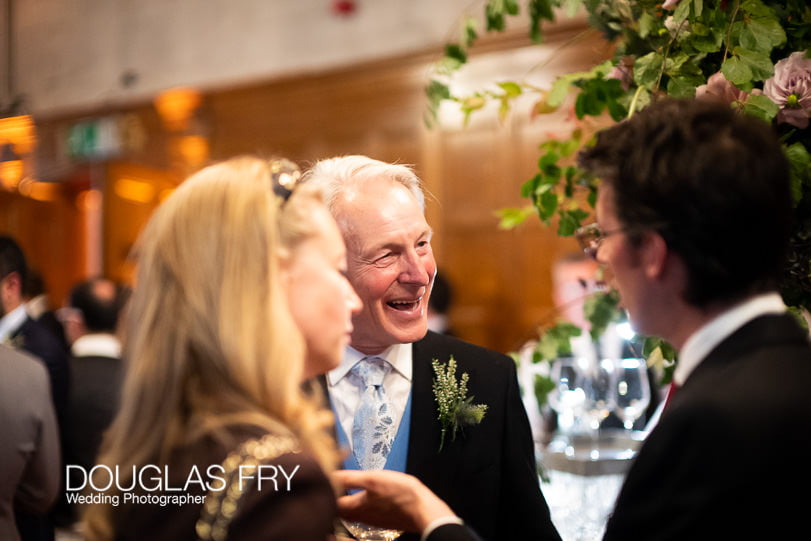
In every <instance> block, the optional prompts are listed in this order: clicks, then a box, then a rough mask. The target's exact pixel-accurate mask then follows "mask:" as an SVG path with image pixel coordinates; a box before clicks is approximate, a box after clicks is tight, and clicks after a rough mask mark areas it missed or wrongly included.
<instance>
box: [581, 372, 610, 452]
mask: <svg viewBox="0 0 811 541" xmlns="http://www.w3.org/2000/svg"><path fill="white" fill-rule="evenodd" d="M616 381H617V377H616V370H615V364H614V361H613V360H612V359H602V360H596V359H595V360H594V362H592V363H590V364H589V366H588V367H587V369H586V371H585V378H584V384H583V388H584V390H585V395H586V399H585V404H584V407H585V412H586V416H587V417H588V420H589V428H590V432H591V438H592V448H591V453H590V456H591V458H592V459H593V460H596V459H598V458H599V456H600V452H599V448H598V439H599V430H600V423H601V422H602V421H603V419H605V418H606V417H608V414H609V413H611V411H612V410H613V409H614V408H615V407H616V403H617V398H616V397H617V392H616Z"/></svg>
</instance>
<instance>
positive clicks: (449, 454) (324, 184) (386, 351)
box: [306, 156, 559, 540]
mask: <svg viewBox="0 0 811 541" xmlns="http://www.w3.org/2000/svg"><path fill="white" fill-rule="evenodd" d="M306 178H307V183H312V184H314V185H316V186H318V187H319V188H321V189H322V190H323V191H324V194H325V201H326V202H327V204H328V206H329V208H330V210H331V211H332V214H333V216H334V217H335V219H336V221H337V222H338V225H339V227H340V228H341V231H342V233H343V236H344V240H345V242H346V247H347V260H348V261H347V264H348V273H347V276H348V277H349V281H350V282H351V283H352V285H353V286H354V288H355V291H357V293H358V296H359V297H360V298H361V301H362V302H363V310H362V311H361V312H360V313H359V314H358V315H356V316H355V317H354V318H353V323H354V331H353V332H352V340H351V347H349V348H347V349H346V352H345V353H344V358H343V361H342V362H341V365H340V366H339V367H338V368H336V369H335V370H332V371H331V372H329V374H328V375H327V378H326V382H325V384H326V387H327V390H328V393H329V397H330V400H331V403H332V406H333V409H334V411H335V412H336V416H337V422H336V432H337V434H338V441H339V443H341V444H342V445H346V446H347V447H348V448H349V449H351V450H352V454H351V455H350V456H349V458H348V460H347V462H346V464H347V466H348V467H350V468H351V467H354V468H358V467H360V468H363V469H380V468H383V467H385V468H386V469H393V470H398V471H407V472H408V473H412V474H413V475H415V476H416V477H418V478H419V479H421V480H422V481H423V482H424V483H425V484H426V485H428V486H429V487H431V489H432V490H434V491H435V492H436V493H437V494H439V495H440V496H441V497H442V498H444V499H445V500H446V501H448V503H449V504H450V505H451V506H452V507H454V509H455V510H456V511H457V512H458V513H459V515H460V516H461V517H462V518H463V519H464V520H465V521H467V522H469V523H471V524H473V525H474V527H475V528H476V529H477V530H479V531H480V532H481V533H482V534H483V535H484V536H485V537H487V538H489V539H494V540H495V539H536V540H542V539H559V536H558V534H557V531H556V530H555V527H554V526H553V524H552V521H551V518H550V514H549V509H548V507H547V505H546V501H545V500H544V497H543V495H542V494H541V490H540V486H539V482H538V476H537V474H536V469H535V455H534V448H533V444H532V434H531V432H530V428H529V423H528V421H527V416H526V412H525V410H524V407H523V404H522V403H521V397H520V393H519V390H518V383H517V380H516V376H515V364H514V363H513V361H512V360H511V359H510V358H509V357H507V356H505V355H501V354H499V353H496V352H493V351H488V350H486V349H484V348H480V347H478V346H473V345H471V344H467V343H465V342H462V341H460V340H457V339H455V338H452V337H448V336H443V335H440V334H437V333H434V332H431V331H429V330H428V323H427V305H428V302H429V301H428V299H429V297H430V295H431V287H432V285H433V279H434V275H435V272H436V261H435V260H434V256H433V252H432V249H431V236H432V230H431V227H430V226H429V225H428V223H427V222H426V220H425V214H424V211H425V208H424V206H425V205H424V194H423V192H422V189H421V187H420V180H419V179H418V178H417V176H416V175H415V174H414V173H413V171H412V170H411V169H410V168H408V167H405V166H402V165H392V164H388V163H384V162H381V161H378V160H373V159H371V158H368V157H366V156H347V157H342V158H333V159H328V160H322V161H319V162H317V163H316V164H315V165H314V166H313V168H312V169H311V170H310V171H309V172H308V173H307V175H306ZM451 357H453V358H454V359H455V361H456V363H458V374H456V378H460V377H462V373H467V374H468V376H469V380H468V383H467V386H468V396H470V397H474V398H473V401H474V402H475V403H479V404H484V405H486V406H487V411H486V414H485V415H484V417H483V419H482V420H481V422H480V423H479V424H473V425H471V426H467V427H465V429H464V434H463V435H458V436H457V437H456V438H455V439H451V437H450V436H448V437H447V438H445V440H444V445H442V447H441V444H442V441H443V440H442V439H441V438H442V433H443V425H442V424H440V421H439V419H438V415H437V412H438V405H437V400H436V399H435V396H434V391H433V390H432V381H433V379H434V370H433V368H432V361H433V360H438V361H439V362H441V363H443V364H445V363H447V362H448V361H449V359H450V358H451ZM375 376H376V379H375ZM371 398H374V400H375V401H371V400H370V399H371ZM369 411H374V412H376V413H377V415H374V416H373V415H367V414H366V412H369ZM356 414H357V415H356ZM378 427H384V428H385V430H382V431H381V430H379V428H378ZM446 428H447V425H446ZM440 447H441V449H440ZM407 538H408V537H404V539H407Z"/></svg>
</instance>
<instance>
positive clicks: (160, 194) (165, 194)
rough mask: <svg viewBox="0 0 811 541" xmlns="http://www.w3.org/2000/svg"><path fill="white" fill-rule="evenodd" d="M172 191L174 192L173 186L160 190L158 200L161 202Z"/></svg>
mask: <svg viewBox="0 0 811 541" xmlns="http://www.w3.org/2000/svg"><path fill="white" fill-rule="evenodd" d="M173 193H175V189H174V188H166V189H165V190H161V193H159V194H158V201H160V202H161V203H163V202H164V201H166V199H167V198H168V197H169V196H170V195H172V194H173Z"/></svg>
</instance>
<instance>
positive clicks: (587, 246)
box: [574, 224, 603, 257]
mask: <svg viewBox="0 0 811 541" xmlns="http://www.w3.org/2000/svg"><path fill="white" fill-rule="evenodd" d="M574 236H575V238H576V239H577V242H578V243H579V244H580V247H581V248H582V249H583V252H585V253H586V255H589V256H591V257H596V256H597V248H599V247H600V241H601V240H602V238H603V233H602V231H601V230H600V226H598V225H597V224H589V225H586V226H583V227H581V228H580V229H578V230H577V231H575V233H574Z"/></svg>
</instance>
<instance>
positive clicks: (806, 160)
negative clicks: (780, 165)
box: [785, 143, 811, 205]
mask: <svg viewBox="0 0 811 541" xmlns="http://www.w3.org/2000/svg"><path fill="white" fill-rule="evenodd" d="M785 153H786V158H788V162H789V167H790V170H789V174H790V178H791V195H792V197H793V199H794V203H795V205H796V204H797V203H799V202H800V200H801V199H802V198H803V185H806V186H811V154H809V152H808V149H806V148H805V146H804V145H803V144H802V143H794V144H793V145H789V146H787V147H785Z"/></svg>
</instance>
